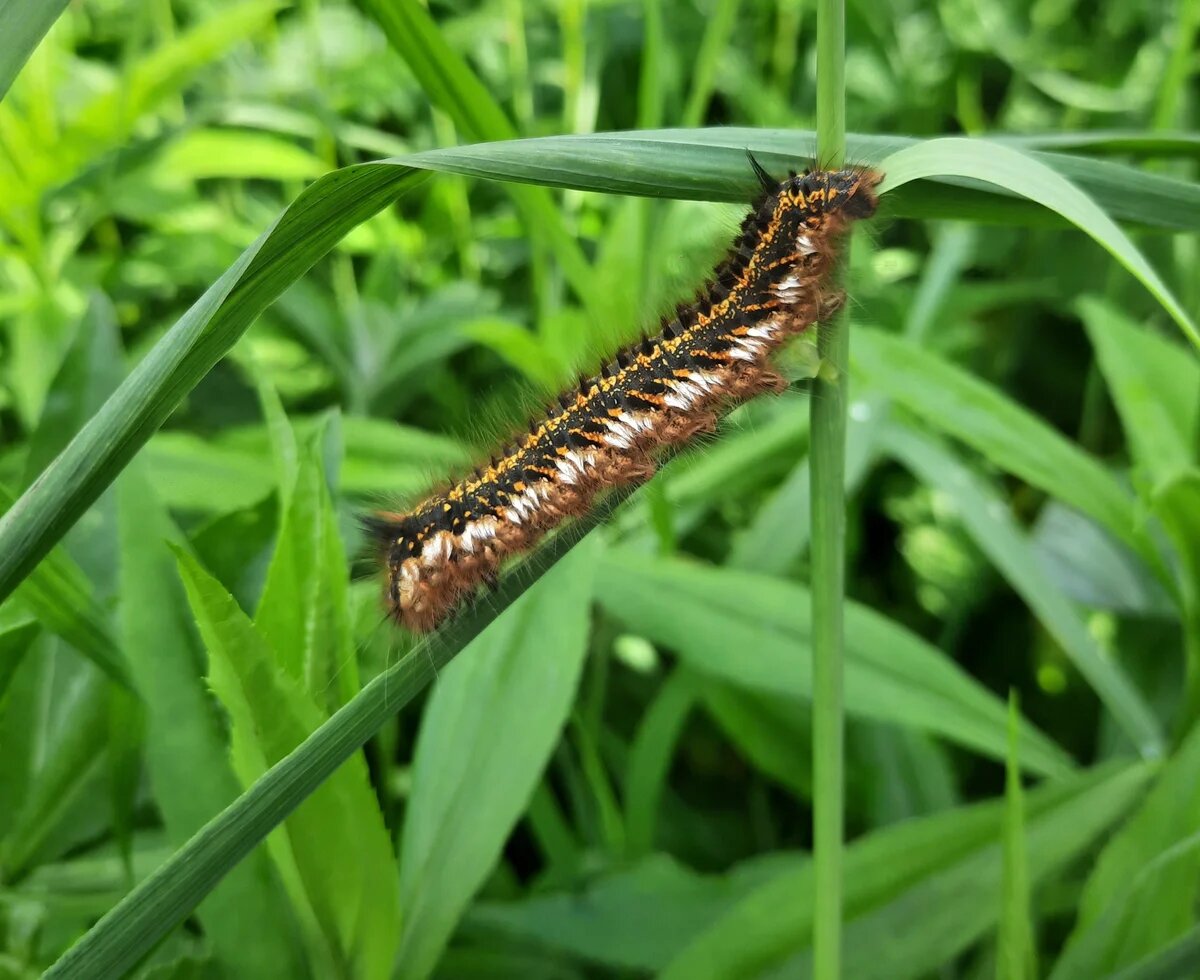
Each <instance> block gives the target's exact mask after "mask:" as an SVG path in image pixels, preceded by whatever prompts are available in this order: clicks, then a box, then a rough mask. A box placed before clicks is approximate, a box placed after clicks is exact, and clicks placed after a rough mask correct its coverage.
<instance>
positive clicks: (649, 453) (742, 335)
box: [366, 156, 881, 632]
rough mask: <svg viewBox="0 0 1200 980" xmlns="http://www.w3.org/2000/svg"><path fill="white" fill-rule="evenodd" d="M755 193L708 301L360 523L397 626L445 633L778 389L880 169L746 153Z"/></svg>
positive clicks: (827, 298)
mask: <svg viewBox="0 0 1200 980" xmlns="http://www.w3.org/2000/svg"><path fill="white" fill-rule="evenodd" d="M750 163H751V165H752V166H753V168H754V171H755V174H756V175H757V176H758V179H759V181H760V183H761V184H762V187H763V191H762V194H761V195H760V197H759V200H758V201H757V202H756V204H755V205H754V206H753V208H752V209H751V211H750V213H749V214H748V215H747V216H746V218H745V220H744V221H743V222H742V226H741V231H740V233H739V235H738V237H737V238H736V240H735V241H734V243H733V246H732V248H731V250H730V252H729V254H728V256H727V257H726V258H725V260H724V261H723V262H722V263H721V264H720V265H719V266H718V267H717V269H716V271H715V273H714V276H713V278H712V279H710V280H709V281H708V282H707V283H706V284H705V286H704V287H703V289H702V290H701V291H700V293H699V295H698V296H697V297H696V298H695V299H694V300H693V301H692V302H691V303H688V304H686V305H681V306H679V307H677V308H676V310H675V313H674V315H673V316H671V317H669V318H667V319H665V320H664V321H663V323H662V326H661V328H660V330H659V332H658V334H656V335H655V336H652V337H647V338H646V339H644V340H642V341H641V342H640V343H637V344H633V345H631V346H629V347H627V348H625V349H624V350H622V351H620V352H619V353H618V354H617V355H616V357H615V359H613V360H612V361H611V362H609V363H607V364H605V365H604V367H603V368H602V369H601V371H600V373H599V374H597V375H595V376H594V377H590V378H587V379H585V380H584V381H582V382H581V383H580V384H579V385H578V387H577V388H574V389H571V390H569V391H566V392H564V393H563V394H562V395H560V396H559V398H558V401H557V403H556V404H555V405H554V406H553V407H552V408H550V409H549V410H547V412H546V413H545V414H544V415H543V416H542V417H540V418H538V419H535V420H534V421H533V423H532V424H531V425H530V427H529V431H528V434H526V435H523V436H522V437H520V438H519V439H517V440H516V441H515V442H514V443H512V444H511V445H509V446H506V447H505V448H504V449H503V450H501V452H500V453H498V454H497V455H496V456H494V457H493V458H492V460H491V461H490V462H489V463H488V464H487V465H486V466H482V467H480V468H479V469H477V470H476V471H475V472H473V473H472V474H470V475H469V476H467V477H465V478H464V479H462V480H459V481H458V482H456V483H454V484H452V485H450V486H449V487H447V488H445V489H444V490H442V491H440V492H438V493H435V494H433V495H432V496H431V497H429V498H428V499H427V500H425V501H424V502H423V503H421V504H420V505H419V506H417V507H416V508H414V509H413V510H412V511H410V512H408V513H405V514H394V513H378V514H375V515H372V516H371V517H369V518H368V519H367V521H366V527H367V530H368V532H369V533H370V534H371V535H372V536H373V538H374V539H375V543H376V545H377V547H378V550H379V553H380V555H381V557H382V560H383V562H384V564H385V565H386V570H387V584H386V589H385V602H386V605H387V608H388V611H389V613H390V614H391V616H392V617H393V618H394V619H395V620H396V621H397V622H398V623H400V624H401V625H403V626H405V627H407V628H408V629H410V630H412V631H414V632H425V631H427V630H431V629H434V628H436V627H437V626H438V625H439V624H440V623H441V622H443V621H444V620H445V619H446V618H447V616H449V615H450V614H451V613H452V612H453V611H454V610H455V609H456V608H457V606H458V605H459V603H460V602H462V601H463V600H464V599H465V598H466V597H468V596H470V595H472V594H474V593H475V592H476V591H477V590H478V588H479V586H481V585H483V584H490V583H494V582H495V577H496V574H497V571H498V569H499V567H500V564H501V563H502V562H503V561H504V560H505V559H506V558H508V557H510V556H512V555H515V554H519V553H521V552H523V551H526V550H528V549H529V548H531V547H532V546H533V545H534V544H536V543H537V541H538V540H539V539H540V538H541V537H542V536H543V535H545V534H546V532H547V531H549V530H551V529H552V528H554V527H555V526H557V525H558V524H560V523H561V522H562V521H563V520H565V519H567V518H570V517H573V516H577V515H579V514H582V513H584V512H586V511H587V510H588V508H589V507H590V506H591V504H592V501H593V500H594V499H595V497H596V496H597V494H599V493H602V492H603V491H605V490H607V489H610V488H612V487H616V486H620V485H623V484H629V483H636V482H641V481H644V480H647V479H649V477H650V476H651V475H652V474H653V473H654V469H655V462H654V458H655V455H656V453H657V452H659V451H661V450H663V449H665V448H667V447H670V446H675V445H678V444H680V443H683V442H686V441H687V440H688V439H691V438H692V437H693V436H695V435H696V434H698V433H700V432H705V431H709V430H711V429H713V428H714V426H715V425H716V420H717V415H718V413H721V412H723V411H725V410H728V409H729V408H731V407H733V406H734V405H737V404H739V403H741V402H743V401H746V400H748V399H750V398H752V397H754V396H755V395H757V394H760V393H762V392H765V391H780V390H782V389H783V388H785V387H786V382H785V381H784V379H783V378H782V377H781V376H780V375H779V374H778V373H777V372H776V371H775V370H774V369H773V368H772V367H771V365H770V363H769V359H770V357H771V355H772V354H774V353H775V352H776V351H778V350H779V349H780V348H781V347H782V346H783V345H784V344H785V343H786V342H787V341H788V340H789V339H790V338H792V337H794V336H795V335H796V334H798V333H800V332H802V331H804V330H805V329H807V328H808V327H809V326H810V325H811V324H812V323H813V322H815V321H816V320H818V319H819V318H821V317H823V316H828V315H829V314H830V312H832V310H833V309H835V308H836V306H838V305H840V303H841V301H842V296H841V295H840V294H837V293H834V292H831V291H830V289H829V286H828V285H827V283H828V279H829V273H830V270H831V268H832V266H833V263H834V261H835V259H836V255H837V245H838V241H839V238H840V237H841V233H842V232H844V231H845V229H846V228H847V226H848V225H849V223H850V222H851V221H852V220H854V219H857V218H867V217H870V216H871V215H872V214H873V213H874V212H875V207H876V204H877V199H876V196H875V192H874V188H875V186H876V185H877V184H878V183H879V181H880V179H881V177H880V175H879V174H877V173H875V172H873V171H869V170H838V171H813V172H809V173H805V174H803V175H797V174H794V173H793V174H791V175H790V176H789V177H788V179H787V180H785V181H783V182H782V183H779V182H777V181H775V180H774V179H773V178H771V177H770V176H769V175H768V174H767V173H766V172H765V171H764V170H763V168H762V167H761V166H759V164H758V162H757V161H756V160H755V159H754V158H753V156H751V157H750Z"/></svg>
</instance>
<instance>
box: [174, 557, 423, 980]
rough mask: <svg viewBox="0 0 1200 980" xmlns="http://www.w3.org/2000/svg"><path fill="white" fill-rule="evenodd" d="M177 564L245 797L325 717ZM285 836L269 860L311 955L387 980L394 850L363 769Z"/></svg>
mask: <svg viewBox="0 0 1200 980" xmlns="http://www.w3.org/2000/svg"><path fill="white" fill-rule="evenodd" d="M179 564H180V572H181V574H182V576H183V580H184V586H185V588H186V590H187V594H188V601H189V603H190V605H191V607H192V612H193V614H194V615H195V616H196V621H197V624H198V625H199V627H200V634H201V636H202V637H203V639H204V645H205V647H206V648H207V650H208V657H209V674H208V680H209V686H210V687H211V688H212V690H213V693H215V694H216V695H217V697H218V698H219V699H220V700H221V703H222V704H223V705H224V707H225V709H226V711H227V712H228V713H229V716H230V720H231V723H232V735H231V754H232V757H233V764H234V769H235V770H236V771H237V774H238V776H239V778H240V779H241V781H242V784H243V785H244V786H247V787H248V786H250V785H251V784H252V783H253V782H254V780H255V779H257V778H258V777H259V776H260V775H261V774H262V773H263V772H265V771H266V769H267V768H268V767H270V766H273V765H275V764H276V763H278V762H279V761H281V760H282V759H284V758H285V757H286V756H287V755H288V754H289V753H291V752H292V751H293V749H294V748H295V747H296V746H298V745H299V744H300V743H301V742H303V741H304V740H305V739H306V738H307V737H308V735H309V733H311V732H314V731H317V730H318V729H320V727H321V725H322V723H323V722H324V721H325V720H326V719H325V715H324V712H323V711H322V709H321V708H320V706H318V705H317V704H316V703H314V701H313V699H312V698H311V697H310V696H309V695H308V693H307V692H306V691H305V690H304V688H303V686H302V683H301V681H300V679H299V678H296V677H294V676H292V675H290V674H289V673H287V672H286V670H285V669H283V668H281V667H280V666H279V657H278V654H277V652H276V651H274V650H273V649H272V648H271V645H270V640H269V638H268V637H267V636H265V635H264V634H263V633H262V632H261V631H259V629H258V628H257V627H256V626H255V624H253V623H252V622H251V621H250V619H249V617H248V616H246V614H245V613H244V612H243V611H242V610H241V609H240V607H238V605H237V602H236V601H235V600H234V599H233V597H232V596H230V595H229V593H227V592H226V591H225V590H224V588H223V587H222V586H221V584H220V583H219V582H217V581H216V579H214V578H212V576H210V575H209V574H208V573H207V572H206V571H205V570H204V569H203V568H202V567H201V566H200V564H199V563H198V562H197V561H196V560H195V559H194V558H192V557H191V556H190V555H188V554H186V553H184V552H179ZM285 832H286V836H285V837H283V836H281V837H278V838H274V839H273V840H272V842H271V843H272V855H273V856H274V857H275V858H276V861H277V863H278V864H279V866H280V869H281V871H282V872H283V873H284V877H285V880H287V881H289V882H292V881H296V879H298V881H296V885H298V886H299V888H301V889H302V890H303V893H302V896H297V898H298V899H299V900H300V901H302V902H303V901H306V902H307V905H308V906H309V907H311V909H312V911H313V914H314V915H315V917H316V920H317V923H318V924H319V926H320V928H321V930H322V933H323V938H324V941H325V946H324V947H320V946H318V947H317V948H318V949H320V950H321V951H322V952H323V951H324V950H326V949H327V950H329V951H330V953H332V962H334V963H348V962H356V963H358V965H359V969H360V970H361V975H362V976H363V978H364V980H384V978H386V977H387V976H388V975H389V974H390V971H391V959H392V955H393V953H394V951H395V945H396V935H395V930H396V924H397V922H398V921H399V911H398V899H397V890H396V876H395V873H394V871H393V870H392V862H391V842H390V840H389V838H388V835H387V832H386V830H385V828H384V826H383V820H382V817H381V815H380V812H379V806H378V803H377V802H376V798H375V793H374V790H373V789H372V788H371V784H370V780H369V777H368V775H367V767H366V762H365V760H364V759H363V758H362V757H361V756H353V757H351V758H350V759H348V760H347V764H346V765H344V766H343V767H341V768H339V769H338V770H337V772H336V773H334V774H332V775H331V777H330V779H329V780H328V781H327V782H325V783H324V784H323V785H322V786H321V787H320V789H318V790H317V791H316V792H315V793H313V794H312V796H311V797H310V798H309V799H308V800H306V801H305V803H304V805H303V806H301V807H299V808H298V809H297V810H296V812H295V814H293V815H292V816H291V817H290V818H289V819H288V821H287V824H286V825H285ZM285 841H286V843H285ZM292 875H294V877H292Z"/></svg>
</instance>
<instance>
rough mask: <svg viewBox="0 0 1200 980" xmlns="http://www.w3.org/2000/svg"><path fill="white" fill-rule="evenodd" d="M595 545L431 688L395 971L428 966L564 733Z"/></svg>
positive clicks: (403, 861)
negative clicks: (401, 931)
mask: <svg viewBox="0 0 1200 980" xmlns="http://www.w3.org/2000/svg"><path fill="white" fill-rule="evenodd" d="M597 545H598V541H596V540H591V541H589V542H587V543H586V544H585V545H583V546H581V547H580V548H578V549H577V551H576V553H575V554H573V555H571V557H570V558H569V559H568V560H567V561H565V562H564V563H563V566H562V568H561V570H560V571H559V572H558V573H557V574H556V575H555V577H554V580H553V581H552V582H551V581H547V582H545V583H543V584H542V585H540V586H538V587H537V588H534V589H531V590H530V591H529V593H528V594H527V597H526V598H524V599H523V600H522V602H521V603H519V604H518V605H517V607H516V608H515V609H514V610H513V611H512V613H511V614H510V615H508V616H506V617H504V619H503V620H502V621H501V622H499V623H497V624H496V627H495V628H494V629H492V630H490V631H489V632H488V634H487V636H486V637H484V638H482V639H481V640H480V642H478V643H477V644H475V645H474V647H473V648H472V649H471V651H470V653H469V654H468V655H467V656H465V657H462V658H460V659H459V660H458V661H456V662H455V663H454V665H453V666H451V667H450V668H449V669H447V671H446V672H445V674H444V676H443V677H442V678H441V679H440V681H439V683H438V686H437V687H436V688H435V690H434V692H433V696H432V697H431V699H430V702H429V705H428V707H427V708H426V710H425V716H424V718H423V719H422V723H421V732H420V735H419V737H418V740H417V748H416V754H415V757H414V760H413V789H412V795H411V797H410V799H409V804H408V808H407V812H406V817H405V822H404V836H403V839H402V841H401V847H400V888H401V903H402V908H403V912H404V931H403V937H402V940H401V946H400V953H399V957H398V960H397V963H398V970H399V972H398V976H400V977H404V978H420V977H426V976H428V975H429V974H430V972H431V971H432V970H433V968H434V966H435V965H436V963H437V960H438V958H439V956H440V954H441V952H442V950H443V949H444V947H445V945H446V942H447V941H448V940H449V938H450V935H451V933H452V932H453V930H454V927H455V925H456V924H457V922H458V920H459V918H460V916H461V915H462V913H463V911H464V910H465V908H466V906H467V903H468V902H469V901H470V899H471V896H472V895H474V893H475V891H476V889H478V888H479V886H480V885H481V884H482V883H483V880H484V878H485V877H486V875H487V874H488V872H489V871H491V869H492V867H493V865H494V864H495V863H496V860H497V858H498V857H499V856H500V851H501V848H502V847H503V846H504V842H505V841H506V840H507V839H508V835H509V833H510V832H511V831H512V828H513V825H514V824H515V823H516V821H517V819H518V818H519V817H520V815H521V813H522V812H523V811H524V809H525V808H526V806H528V804H529V799H530V796H531V795H532V793H533V791H534V788H535V787H536V786H537V784H538V781H539V779H540V778H541V774H542V770H543V768H544V767H545V765H546V762H547V760H548V759H549V758H550V752H551V750H552V749H553V748H554V745H555V743H556V742H557V741H558V738H559V733H560V731H561V729H562V726H563V724H564V722H565V721H566V719H567V715H568V712H569V711H570V709H571V705H572V703H573V702H574V700H575V690H576V687H577V686H578V683H579V675H580V671H581V669H582V666H583V659H584V656H585V654H586V652H587V636H588V619H589V607H590V602H591V575H590V574H589V570H590V568H591V567H592V565H593V564H594V563H595V559H596V546H597Z"/></svg>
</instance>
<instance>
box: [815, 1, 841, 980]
mask: <svg viewBox="0 0 1200 980" xmlns="http://www.w3.org/2000/svg"><path fill="white" fill-rule="evenodd" d="M845 47H846V38H845V10H844V7H843V2H842V0H820V2H819V3H818V5H817V161H818V163H819V165H821V166H823V167H838V166H841V164H842V162H843V160H844V158H845V154H846V105H845V70H844V59H845ZM834 274H835V275H839V274H840V273H838V272H837V271H835V273H834ZM817 342H818V350H819V352H820V356H821V362H822V366H821V371H820V373H819V375H818V377H817V379H816V383H815V385H814V386H813V395H812V400H811V402H810V408H809V410H810V412H811V418H812V437H811V439H812V441H811V454H812V455H811V460H812V469H811V480H812V494H811V507H812V622H813V633H812V643H813V668H812V670H813V746H812V750H813V860H814V866H815V888H816V896H815V902H814V909H815V914H814V917H813V976H814V977H815V978H816V980H837V978H838V977H839V976H840V975H841V952H842V837H843V829H844V828H843V810H844V806H845V802H844V774H843V769H844V753H845V748H844V735H843V726H844V720H843V707H842V647H843V636H842V631H843V626H842V601H843V595H844V593H845V578H846V556H845V538H846V513H845V489H844V488H845V470H846V398H847V376H846V372H847V368H848V365H849V354H850V336H849V332H848V324H847V323H846V320H845V317H844V316H842V315H837V316H834V317H833V318H832V319H831V320H830V321H829V322H827V323H822V324H821V325H820V330H819V334H818V341H817Z"/></svg>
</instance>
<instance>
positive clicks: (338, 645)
mask: <svg viewBox="0 0 1200 980" xmlns="http://www.w3.org/2000/svg"><path fill="white" fill-rule="evenodd" d="M322 436H323V431H322V430H320V429H318V430H317V431H315V432H309V433H306V434H305V436H304V438H303V440H302V441H301V443H300V446H299V465H298V467H297V469H296V471H295V475H294V478H293V484H292V488H291V490H290V492H288V493H286V494H285V495H284V497H283V499H284V500H286V501H287V508H286V510H285V511H284V513H283V519H282V521H281V522H280V525H279V536H278V545H277V546H276V548H275V553H274V555H273V556H272V558H271V564H270V567H269V568H268V570H267V579H266V584H265V585H264V587H263V593H262V599H261V601H260V602H259V606H258V610H257V612H256V613H255V617H254V625H255V627H256V628H257V629H258V630H259V632H260V633H262V635H263V636H264V637H266V639H267V641H268V643H269V644H270V645H271V649H272V650H273V651H274V652H275V654H276V656H278V657H279V658H280V661H279V666H280V667H281V668H282V669H283V670H284V671H286V672H287V673H288V675H290V677H291V678H292V679H293V680H295V681H298V682H299V683H301V684H302V685H303V686H304V687H305V689H306V690H307V691H308V694H309V697H311V698H312V699H313V703H315V704H319V705H325V706H327V707H329V708H336V707H338V706H340V705H341V704H342V703H343V702H344V701H348V700H349V699H350V698H351V697H352V696H353V695H354V694H355V693H356V692H357V691H358V665H357V662H356V660H355V651H354V638H353V636H352V635H351V631H350V613H349V600H348V590H349V583H348V581H347V575H346V558H345V551H344V550H343V548H342V539H341V535H340V534H339V533H338V529H337V515H336V514H335V513H334V510H333V505H332V502H331V500H330V496H329V489H328V487H327V486H326V482H325V481H326V475H325V467H324V462H323V459H322V455H321V445H320V441H321V438H322Z"/></svg>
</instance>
